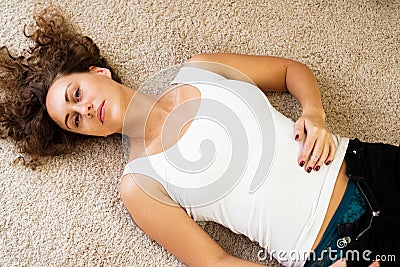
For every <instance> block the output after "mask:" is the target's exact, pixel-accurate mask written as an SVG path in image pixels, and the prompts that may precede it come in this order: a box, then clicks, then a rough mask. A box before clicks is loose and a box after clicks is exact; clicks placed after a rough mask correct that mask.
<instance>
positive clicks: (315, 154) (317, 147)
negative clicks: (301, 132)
mask: <svg viewBox="0 0 400 267" xmlns="http://www.w3.org/2000/svg"><path fill="white" fill-rule="evenodd" d="M323 150H324V141H323V139H322V140H318V139H317V141H316V142H315V144H314V148H313V149H312V151H311V153H310V158H309V160H308V162H307V167H306V171H307V172H308V173H310V172H311V171H312V170H313V169H314V167H315V166H316V164H317V162H318V161H319V160H320V158H321V155H322V152H323Z"/></svg>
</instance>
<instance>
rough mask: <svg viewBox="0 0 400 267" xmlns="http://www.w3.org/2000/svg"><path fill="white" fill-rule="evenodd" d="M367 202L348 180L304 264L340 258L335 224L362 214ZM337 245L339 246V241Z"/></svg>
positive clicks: (323, 264)
mask: <svg viewBox="0 0 400 267" xmlns="http://www.w3.org/2000/svg"><path fill="white" fill-rule="evenodd" d="M366 208H367V203H366V201H365V198H364V196H363V195H362V193H361V192H360V190H359V189H358V186H357V185H356V184H355V183H354V182H353V181H351V180H349V181H348V184H347V188H346V191H345V193H344V195H343V198H342V200H341V201H340V204H339V207H338V208H337V210H336V212H335V214H334V215H333V217H332V219H331V221H330V222H329V225H328V227H327V228H326V230H325V233H324V235H323V237H322V239H321V242H320V243H319V244H318V246H317V247H316V248H315V250H314V252H313V253H311V255H310V258H309V260H308V261H307V262H306V264H305V265H304V266H306V267H311V266H312V267H317V266H321V267H322V266H329V265H331V264H332V263H334V262H335V261H337V260H339V259H340V258H342V257H341V256H342V255H343V251H342V250H341V249H340V248H339V247H338V239H339V234H338V231H337V227H336V226H337V224H340V223H350V222H354V221H356V220H357V219H359V218H360V217H361V215H363V214H364V212H365V211H366ZM339 246H341V244H340V242H339Z"/></svg>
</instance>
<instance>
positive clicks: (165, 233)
mask: <svg viewBox="0 0 400 267" xmlns="http://www.w3.org/2000/svg"><path fill="white" fill-rule="evenodd" d="M135 177H136V174H135ZM149 179H151V178H149ZM120 192H121V198H122V201H123V202H124V205H125V207H126V208H127V210H128V212H129V213H130V215H131V216H132V219H133V220H134V221H135V223H136V224H137V225H138V226H139V227H140V228H141V229H142V230H143V231H144V232H145V233H146V234H147V235H149V236H150V237H151V238H152V239H154V240H155V241H157V242H158V243H159V244H160V245H161V246H163V247H164V248H165V249H166V250H168V251H169V252H171V253H172V254H174V255H175V256H176V257H177V258H178V259H179V260H181V261H183V262H185V263H186V264H188V265H189V266H201V267H207V266H210V267H211V266H212V267H214V266H215V267H219V266H221V267H222V266H232V267H234V266H248V267H253V266H254V267H256V266H262V265H259V264H256V263H252V262H247V261H244V260H241V259H239V258H235V257H232V256H230V255H228V254H227V253H226V252H225V251H224V250H223V249H222V248H221V247H220V246H219V245H218V244H217V243H216V242H215V241H214V240H213V239H212V238H211V237H210V236H209V235H208V234H207V233H206V232H205V231H204V230H203V229H202V228H201V227H200V226H199V225H198V224H196V223H195V222H194V221H193V220H192V219H191V218H190V217H189V216H188V215H187V213H186V212H185V211H184V210H183V209H182V208H181V207H180V206H177V205H171V204H166V203H164V202H161V201H159V200H157V199H155V198H154V197H152V196H149V195H148V194H147V193H146V192H144V191H143V190H142V189H141V187H140V186H139V185H138V184H137V183H136V181H135V180H134V179H133V178H132V177H131V176H130V175H129V174H128V175H125V176H124V177H123V178H122V181H121V185H120Z"/></svg>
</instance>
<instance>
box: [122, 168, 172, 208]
mask: <svg viewBox="0 0 400 267" xmlns="http://www.w3.org/2000/svg"><path fill="white" fill-rule="evenodd" d="M120 194H121V198H122V201H124V204H127V203H128V204H129V203H130V200H131V199H135V200H139V199H140V200H141V201H144V200H146V199H149V198H151V199H153V200H154V201H159V202H161V203H165V204H168V205H172V206H178V204H177V203H175V202H174V201H173V200H172V198H171V197H170V196H169V195H168V193H167V191H166V190H165V188H164V187H163V186H162V184H161V183H159V182H158V181H156V180H155V179H153V178H151V177H149V176H147V175H144V174H139V173H134V174H131V173H129V174H126V175H124V176H123V177H122V179H121V183H120ZM125 202H126V203H125ZM142 203H143V202H142ZM143 204H145V203H143Z"/></svg>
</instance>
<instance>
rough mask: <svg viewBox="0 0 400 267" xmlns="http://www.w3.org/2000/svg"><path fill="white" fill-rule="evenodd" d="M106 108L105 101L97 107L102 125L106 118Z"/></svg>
mask: <svg viewBox="0 0 400 267" xmlns="http://www.w3.org/2000/svg"><path fill="white" fill-rule="evenodd" d="M105 106H106V104H105V101H103V102H102V103H101V104H100V105H99V106H98V107H97V112H96V115H97V118H98V119H99V121H100V123H102V124H103V123H104V116H105V113H106V110H105Z"/></svg>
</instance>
